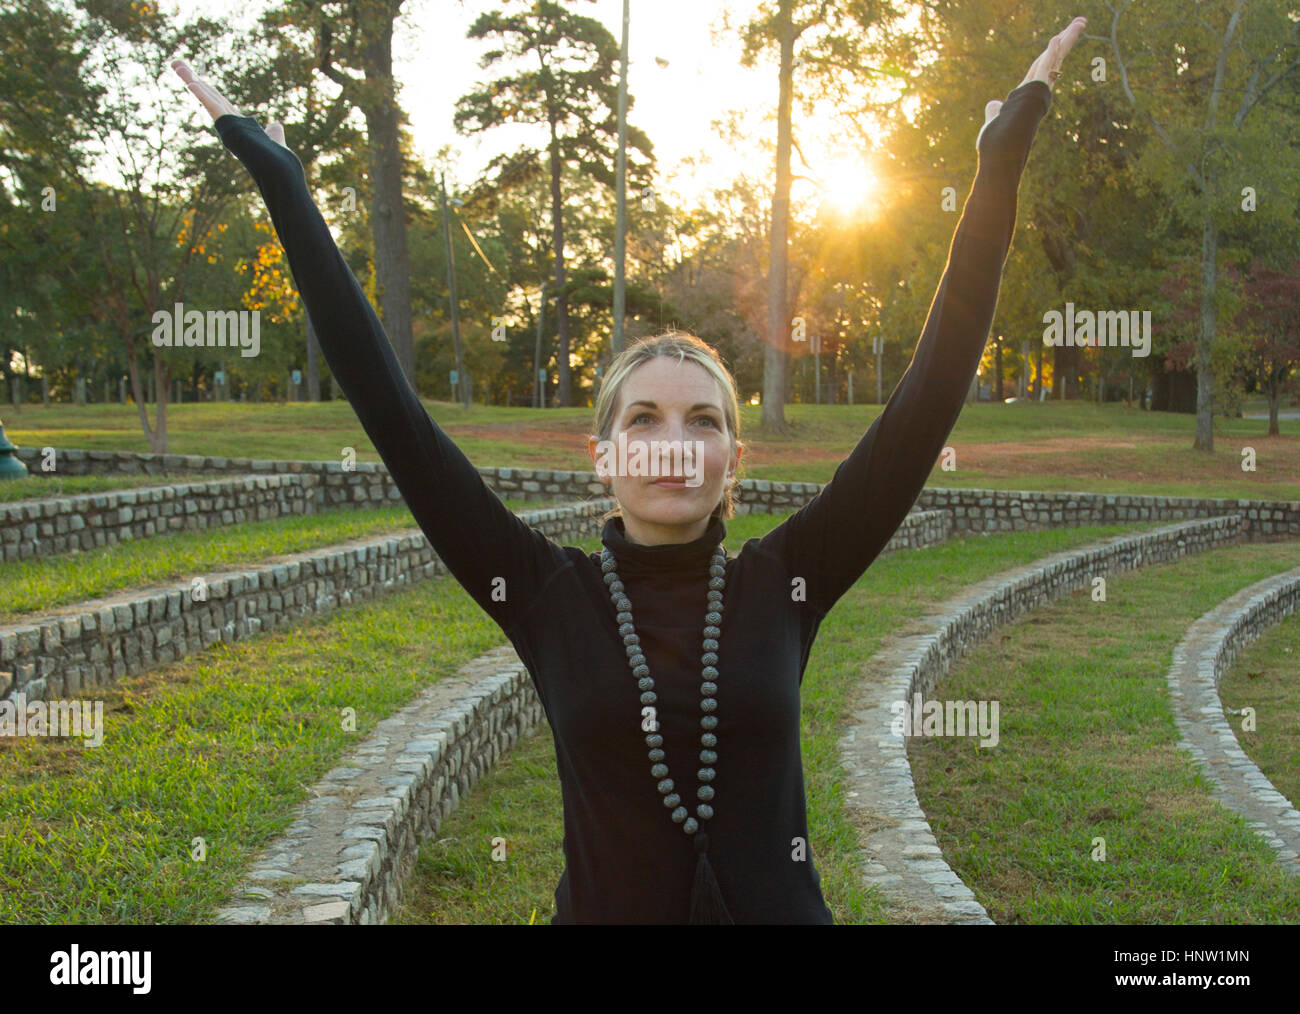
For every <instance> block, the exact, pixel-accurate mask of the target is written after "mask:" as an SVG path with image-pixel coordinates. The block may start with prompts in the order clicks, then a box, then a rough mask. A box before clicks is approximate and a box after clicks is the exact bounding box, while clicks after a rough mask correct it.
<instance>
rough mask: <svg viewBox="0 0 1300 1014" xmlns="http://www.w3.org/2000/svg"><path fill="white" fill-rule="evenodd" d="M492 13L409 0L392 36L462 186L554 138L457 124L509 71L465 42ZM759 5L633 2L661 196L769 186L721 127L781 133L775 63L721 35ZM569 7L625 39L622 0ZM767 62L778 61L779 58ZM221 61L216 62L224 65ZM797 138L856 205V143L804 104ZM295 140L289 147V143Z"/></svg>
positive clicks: (644, 120)
mask: <svg viewBox="0 0 1300 1014" xmlns="http://www.w3.org/2000/svg"><path fill="white" fill-rule="evenodd" d="M169 6H171V8H172V9H173V10H180V11H181V12H182V13H184V14H185V15H187V16H193V15H197V14H199V13H205V14H209V15H217V14H220V15H227V16H228V15H231V14H232V13H233V12H237V11H251V14H252V15H253V16H254V17H255V16H256V15H257V13H258V12H259V11H260V10H261V9H264V5H263V4H255V3H248V2H246V0H169ZM496 6H497V5H495V4H492V3H491V2H490V0H454V2H453V0H406V3H405V4H404V5H403V12H404V13H403V15H402V17H401V19H400V20H399V23H398V32H397V35H396V37H395V39H394V60H395V63H396V67H395V72H396V76H397V78H398V81H399V83H400V87H401V91H400V99H399V100H400V102H401V104H402V107H403V109H405V111H406V113H407V115H408V116H409V118H410V121H411V131H412V134H413V136H414V138H415V142H416V146H417V148H418V149H419V151H420V153H421V154H422V155H423V156H424V157H425V158H426V160H428V161H432V160H433V159H434V157H435V156H436V153H437V152H438V150H439V149H440V148H442V147H443V146H444V145H451V147H452V152H453V158H454V161H455V168H454V170H452V171H451V172H450V174H449V175H450V177H451V179H452V180H454V181H456V182H457V183H461V184H464V183H468V182H470V181H471V180H473V179H475V178H476V177H477V176H478V175H479V173H480V172H481V170H482V169H483V167H484V166H486V164H487V163H488V161H489V160H490V159H492V158H493V157H494V156H496V155H498V154H500V153H502V152H506V151H513V150H516V149H517V148H519V147H520V146H522V145H525V144H531V145H533V146H536V147H542V146H543V145H544V144H545V142H546V133H545V127H544V126H536V127H534V126H525V125H519V126H513V125H511V126H503V127H498V128H494V129H493V130H491V131H487V132H486V133H484V134H481V135H477V136H472V137H465V136H462V135H460V134H458V133H456V131H455V130H454V128H453V127H452V113H453V111H454V108H455V104H456V100H457V99H458V98H460V96H461V95H463V94H465V93H466V92H467V91H469V90H471V89H472V88H473V86H474V85H475V84H477V83H478V82H480V81H484V80H488V79H490V78H492V77H496V76H498V75H499V74H501V73H502V70H501V67H502V66H503V65H497V66H496V67H492V68H487V69H480V67H479V65H478V60H479V57H480V56H481V54H483V53H484V52H487V51H488V50H489V49H490V48H491V46H490V43H489V41H488V40H482V41H480V40H471V39H468V38H466V32H467V31H468V29H469V26H470V24H471V23H472V22H473V21H474V19H475V18H476V17H477V16H478V14H479V13H480V12H481V11H484V10H489V9H494V8H495V7H496ZM757 8H758V4H757V3H756V2H750V0H632V3H631V20H630V22H629V44H628V45H629V61H628V92H629V94H630V95H631V96H632V97H633V99H634V100H635V105H634V106H633V107H632V109H631V110H630V111H629V114H628V119H629V121H630V122H631V123H633V124H635V125H637V126H639V127H640V128H641V129H642V130H643V131H645V133H646V134H647V136H649V138H650V140H651V141H652V142H653V143H654V145H655V154H656V156H657V159H658V167H659V181H658V183H657V184H656V188H657V189H658V190H659V191H660V192H661V193H676V194H677V195H679V196H680V197H681V198H682V199H685V200H686V201H688V202H693V201H694V200H697V199H700V198H702V197H703V196H704V195H705V194H707V193H708V191H709V190H710V189H711V188H712V187H714V186H725V185H727V184H729V183H731V182H732V181H733V180H734V179H735V178H736V177H737V176H738V175H739V174H740V173H742V172H743V173H746V174H747V175H749V176H750V177H751V178H755V179H761V180H763V181H769V180H770V179H771V178H772V176H773V174H774V171H775V170H774V166H773V164H772V156H770V155H768V154H765V153H763V152H762V151H761V149H760V148H759V147H758V145H757V144H754V145H753V146H752V147H749V148H740V149H738V148H736V147H734V146H732V145H730V144H727V143H725V142H723V141H722V140H721V139H720V137H719V133H718V129H717V128H716V126H715V122H716V121H720V120H722V119H724V117H725V116H726V115H727V114H728V112H729V111H731V110H736V111H739V112H741V113H742V114H743V120H742V122H743V124H744V125H745V128H746V131H747V132H748V133H749V134H750V135H751V136H759V137H763V138H768V137H771V138H773V139H774V137H775V132H776V127H775V122H776V121H775V118H774V117H773V119H771V120H770V121H768V122H766V123H765V122H764V117H765V116H768V115H770V114H771V111H772V110H773V109H774V108H775V106H776V100H777V72H776V66H775V63H774V62H764V63H759V64H758V65H757V66H755V67H754V68H753V69H752V70H746V69H744V68H742V67H741V66H740V62H739V59H740V42H739V39H738V38H737V37H736V36H735V34H734V33H726V34H721V33H722V14H723V11H724V9H729V10H730V11H731V13H732V18H731V20H732V23H733V24H738V23H739V24H743V23H744V22H745V21H747V20H748V19H749V18H750V17H751V16H752V15H753V12H754V11H756V10H757ZM573 9H574V10H575V11H577V12H578V13H581V14H585V15H587V16H588V17H594V18H596V19H597V20H599V21H601V22H602V23H604V25H605V26H606V27H607V28H608V29H609V31H610V33H611V34H612V35H613V36H614V38H615V40H616V41H617V40H618V39H619V38H620V37H621V33H622V17H623V2H622V0H595V2H592V3H575V4H573ZM715 32H717V33H719V34H718V35H717V36H716V37H715V34H714V33H715ZM767 60H768V61H774V60H775V53H774V52H772V53H770V54H769V56H768V57H767ZM664 62H666V66H665V65H663V63H664ZM213 64H214V65H219V64H218V63H217V61H216V60H213ZM217 83H219V82H217ZM828 112H829V111H828ZM795 130H796V137H797V138H798V140H799V142H800V145H801V147H802V150H803V152H804V154H805V155H806V156H807V157H808V158H809V159H810V160H812V162H813V163H814V164H813V166H812V169H813V173H809V172H808V170H807V169H806V168H805V167H804V166H802V165H801V164H800V161H799V156H798V153H797V152H796V153H795V154H794V156H793V159H794V162H793V166H794V171H795V172H796V173H805V174H807V175H814V174H815V175H817V176H819V177H823V178H824V179H826V181H827V184H828V186H829V188H830V189H831V190H832V191H833V192H834V195H835V196H834V200H835V201H836V203H837V204H840V205H845V204H847V203H849V202H851V200H852V199H853V198H854V197H857V196H858V192H859V191H860V189H861V186H862V184H861V181H862V179H863V174H864V173H865V172H866V170H865V163H864V162H863V157H862V155H861V154H860V153H859V152H858V151H856V150H854V148H853V147H852V146H846V145H845V144H844V143H843V142H833V141H831V140H830V136H831V135H832V134H833V133H834V124H833V123H832V121H831V117H830V116H828V115H826V116H823V115H819V116H817V117H815V118H809V117H806V116H803V115H802V113H801V111H800V109H799V108H798V106H797V105H796V108H795ZM289 143H290V146H292V139H290V142H289ZM688 157H691V158H695V159H697V160H700V159H707V160H708V161H707V162H706V163H705V164H704V165H703V166H697V167H696V168H693V169H692V168H689V167H685V166H684V165H683V159H685V158H688ZM796 186H797V187H798V186H799V184H798V181H796ZM801 193H802V194H803V195H804V196H811V194H812V191H811V189H805V190H803V191H800V190H799V189H796V191H795V198H796V200H798V199H799V198H800V196H801Z"/></svg>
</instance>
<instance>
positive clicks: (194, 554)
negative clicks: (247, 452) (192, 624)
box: [0, 500, 545, 623]
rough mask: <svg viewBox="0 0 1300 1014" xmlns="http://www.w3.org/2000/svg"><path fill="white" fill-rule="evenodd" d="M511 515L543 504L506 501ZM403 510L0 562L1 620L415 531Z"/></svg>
mask: <svg viewBox="0 0 1300 1014" xmlns="http://www.w3.org/2000/svg"><path fill="white" fill-rule="evenodd" d="M505 503H506V506H507V507H509V508H510V509H511V510H513V511H516V512H527V511H531V510H540V509H542V507H543V506H545V504H543V503H525V502H524V501H522V500H508V501H505ZM418 531H419V528H418V527H417V525H416V523H415V520H414V519H413V518H412V517H411V512H410V511H409V510H408V509H407V508H406V507H405V506H394V507H372V508H359V509H353V508H343V509H338V510H331V511H327V512H325V513H323V514H309V515H301V514H298V515H290V516H286V517H282V518H275V519H272V520H268V521H248V522H244V523H242V524H237V525H228V526H217V527H214V528H205V529H200V530H198V531H178V532H170V533H168V534H166V535H158V536H154V537H151V538H147V539H137V540H132V541H129V542H119V543H118V544H117V545H114V546H104V547H102V548H95V549H89V550H84V551H82V552H77V553H68V554H63V555H59V556H51V557H36V558H33V559H28V560H14V561H11V562H9V563H3V564H0V577H2V578H3V580H4V588H5V594H4V597H3V599H2V600H0V623H17V622H21V620H22V619H23V618H24V617H25V616H27V615H30V614H31V613H34V612H38V611H39V610H42V609H51V608H54V607H56V606H61V605H67V604H70V603H74V602H82V601H84V600H86V599H93V598H98V597H100V596H103V595H107V594H109V593H110V592H116V591H122V590H124V589H127V588H141V587H147V586H150V585H155V584H163V583H168V582H175V581H178V580H190V579H192V578H193V577H194V576H196V575H198V574H207V573H210V572H212V571H214V570H227V569H231V568H236V567H239V566H247V565H251V564H257V563H263V562H265V561H266V559H267V558H268V557H271V556H279V555H285V554H289V553H302V552H306V551H308V550H312V549H321V548H324V547H326V546H332V545H336V544H338V543H340V542H347V541H348V540H350V539H360V538H366V537H370V536H374V535H381V534H385V533H397V532H418Z"/></svg>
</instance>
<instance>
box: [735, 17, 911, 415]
mask: <svg viewBox="0 0 1300 1014" xmlns="http://www.w3.org/2000/svg"><path fill="white" fill-rule="evenodd" d="M899 16H900V15H899V13H898V12H897V11H896V10H895V8H894V6H893V5H892V4H890V3H887V2H877V0H776V6H775V8H773V5H772V3H771V2H770V0H767V2H764V3H761V4H760V5H759V10H758V13H757V15H756V16H755V17H754V18H753V20H751V21H750V22H749V23H748V24H747V25H745V27H744V28H743V29H742V40H743V46H744V49H743V55H742V58H741V64H742V66H746V67H752V66H753V65H754V61H755V58H756V56H757V55H758V53H759V52H761V51H762V50H764V49H765V48H767V47H768V46H772V45H775V47H776V49H777V53H778V77H779V93H778V99H777V144H776V186H775V190H774V191H773V195H772V227H771V233H770V235H771V244H772V253H771V259H770V268H769V274H768V290H767V295H768V299H767V329H766V340H767V349H766V351H765V352H764V368H763V416H762V420H763V422H762V425H763V429H765V430H767V431H768V432H772V433H785V432H787V430H788V427H787V426H786V422H785V386H786V375H785V374H786V365H787V359H788V356H789V352H788V348H787V346H788V342H789V338H788V335H789V334H790V329H791V321H790V314H789V305H790V293H789V292H788V291H787V285H788V277H787V269H788V261H787V258H788V251H787V241H788V236H789V223H790V183H791V172H790V149H791V147H792V145H793V130H792V125H791V110H792V107H793V103H794V95H795V82H794V67H795V44H796V43H797V42H798V41H799V39H800V38H801V37H802V36H803V35H804V34H805V33H809V32H810V30H811V29H813V28H815V27H825V29H826V31H824V32H821V33H817V34H815V36H810V38H811V41H810V42H809V43H808V44H806V45H805V46H804V47H803V49H802V50H801V53H800V63H801V65H805V66H807V68H808V70H807V75H808V77H809V79H810V81H812V82H820V83H821V85H822V87H823V89H825V88H827V87H830V84H829V82H831V81H832V80H833V79H834V78H835V77H836V76H838V75H840V74H843V73H845V72H847V73H848V74H849V75H850V76H851V77H853V78H854V79H856V80H862V79H864V78H871V77H875V76H876V75H878V74H887V75H891V76H893V75H897V74H898V73H899V70H898V68H897V67H896V66H886V67H884V68H874V69H873V68H871V67H869V66H868V65H867V60H866V52H867V47H866V42H865V36H864V35H863V32H864V31H865V30H866V29H869V28H871V27H872V26H874V25H876V24H878V23H885V24H887V23H891V22H893V21H895V20H897V19H898V18H899Z"/></svg>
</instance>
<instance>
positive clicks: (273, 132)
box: [266, 121, 287, 147]
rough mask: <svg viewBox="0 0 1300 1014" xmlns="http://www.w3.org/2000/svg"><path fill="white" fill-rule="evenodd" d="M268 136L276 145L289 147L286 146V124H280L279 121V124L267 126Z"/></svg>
mask: <svg viewBox="0 0 1300 1014" xmlns="http://www.w3.org/2000/svg"><path fill="white" fill-rule="evenodd" d="M266 136H267V137H269V138H270V139H271V140H272V141H274V142H275V143H276V144H279V145H283V146H285V147H287V145H285V144H284V124H283V123H280V122H278V121H277V122H275V123H271V124H269V125H268V126H267V128H266Z"/></svg>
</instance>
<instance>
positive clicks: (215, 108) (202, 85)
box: [172, 60, 284, 147]
mask: <svg viewBox="0 0 1300 1014" xmlns="http://www.w3.org/2000/svg"><path fill="white" fill-rule="evenodd" d="M172 70H174V71H176V73H177V74H179V75H180V78H181V80H182V81H184V82H185V87H187V88H188V89H189V90H190V91H192V92H193V93H194V95H195V97H196V98H197V99H198V100H199V101H200V102H202V103H203V108H204V109H206V110H207V111H208V112H209V113H210V114H211V115H212V119H213V120H214V121H215V120H217V119H218V118H219V117H222V116H225V115H227V114H229V115H231V116H243V115H244V114H243V113H241V112H240V111H239V110H238V109H237V108H236V107H235V105H234V104H233V103H232V102H231V101H230V100H229V99H228V98H226V97H225V96H224V95H222V94H221V92H219V91H218V90H217V89H216V88H215V87H214V86H213V85H211V84H209V83H208V82H207V81H205V80H204V79H203V78H201V77H195V76H194V71H193V69H191V67H190V65H189V64H188V63H186V62H185V61H184V60H173V61H172ZM266 136H267V137H269V138H270V139H271V140H272V141H274V142H275V143H276V144H278V145H281V146H282V147H283V146H284V124H283V123H271V124H269V125H268V126H267V128H266Z"/></svg>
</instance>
